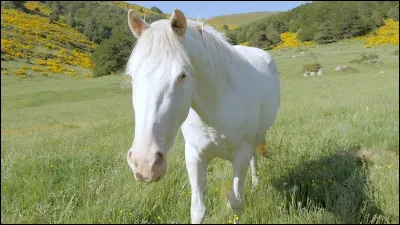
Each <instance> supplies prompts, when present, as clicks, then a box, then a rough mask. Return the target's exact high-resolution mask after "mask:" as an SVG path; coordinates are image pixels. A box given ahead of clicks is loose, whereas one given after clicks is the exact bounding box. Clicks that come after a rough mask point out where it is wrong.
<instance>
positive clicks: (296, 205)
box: [273, 148, 391, 224]
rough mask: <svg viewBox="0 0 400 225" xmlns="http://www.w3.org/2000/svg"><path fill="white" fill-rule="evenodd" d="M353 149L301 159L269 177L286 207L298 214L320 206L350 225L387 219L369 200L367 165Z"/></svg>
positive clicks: (369, 188)
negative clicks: (280, 193) (304, 160)
mask: <svg viewBox="0 0 400 225" xmlns="http://www.w3.org/2000/svg"><path fill="white" fill-rule="evenodd" d="M356 151H357V148H353V149H347V150H341V151H338V152H337V153H333V154H332V155H330V156H327V157H322V158H320V159H317V160H312V161H307V162H304V163H302V164H300V165H299V166H298V167H296V168H294V169H293V170H291V171H289V172H288V173H287V174H286V175H284V176H282V177H280V178H277V179H275V180H273V185H274V186H275V188H277V189H278V190H280V191H281V192H282V193H283V194H284V196H285V199H286V200H285V204H286V210H287V211H288V212H295V213H298V212H300V210H316V209H321V208H322V209H325V210H326V211H328V212H331V213H333V214H334V215H335V216H336V217H337V218H338V219H339V220H340V221H341V222H343V223H351V224H354V223H358V224H359V223H388V222H390V221H391V219H389V218H388V215H384V214H383V212H382V210H381V209H380V208H379V206H377V205H376V204H375V202H374V199H372V198H373V196H374V194H373V189H371V185H369V180H368V166H367V164H364V163H363V161H362V160H361V159H360V158H359V157H357V154H356ZM389 217H390V216H389ZM388 220H390V221H388Z"/></svg>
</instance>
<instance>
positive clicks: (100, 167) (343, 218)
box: [1, 41, 399, 223]
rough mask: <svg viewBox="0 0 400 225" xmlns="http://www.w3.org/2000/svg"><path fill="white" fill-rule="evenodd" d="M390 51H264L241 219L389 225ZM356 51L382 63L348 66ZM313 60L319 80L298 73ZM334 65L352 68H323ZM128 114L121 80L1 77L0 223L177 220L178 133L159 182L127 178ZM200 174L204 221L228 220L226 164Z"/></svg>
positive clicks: (392, 146)
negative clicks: (261, 139) (263, 114)
mask: <svg viewBox="0 0 400 225" xmlns="http://www.w3.org/2000/svg"><path fill="white" fill-rule="evenodd" d="M396 49H398V47H397V46H396V47H393V46H386V47H377V48H371V49H364V48H363V47H362V44H361V43H359V42H353V41H349V42H343V43H341V44H339V43H336V44H329V45H325V46H323V45H321V46H319V48H316V47H304V48H303V49H302V50H299V49H290V50H285V51H271V54H272V55H274V57H275V59H276V62H277V64H278V70H279V72H280V78H281V93H282V98H281V107H280V110H279V113H278V117H277V120H276V122H275V123H274V125H273V127H272V128H271V129H270V131H269V132H268V134H267V136H266V140H267V146H266V148H267V151H268V158H261V159H260V160H259V171H260V185H259V187H258V189H257V191H256V192H254V193H252V192H250V186H251V177H250V174H249V176H248V177H247V180H246V192H245V195H246V208H245V214H244V215H243V217H242V218H240V219H239V220H240V221H241V222H242V223H397V222H398V220H399V202H398V199H399V177H398V176H399V167H398V163H399V157H398V154H399V141H398V139H399V75H398V74H399V63H398V54H397V55H394V54H392V53H393V52H394V51H395V50H396ZM301 52H303V54H301ZM363 52H368V53H370V52H375V53H377V54H378V55H379V59H380V60H381V61H382V62H383V63H382V64H368V63H360V64H358V63H349V61H351V60H353V59H357V58H360V56H361V53H363ZM293 56H295V58H293ZM316 62H318V63H320V64H321V65H322V66H323V70H324V74H323V75H322V76H309V77H303V73H302V72H301V69H302V68H303V65H304V64H312V63H316ZM338 65H349V66H352V67H354V68H356V69H357V71H358V72H337V71H334V68H335V67H336V66H338ZM3 68H4V66H3ZM381 70H383V71H384V73H383V74H381V73H380V71H381ZM366 107H368V110H367V108H366ZM133 115H134V114H133V109H132V103H131V88H130V85H129V82H127V81H126V79H125V78H124V77H122V76H107V77H101V78H97V79H88V80H84V79H73V78H70V77H65V76H53V77H50V78H45V77H40V76H36V75H34V76H32V77H29V78H27V79H22V80H20V79H18V78H17V77H16V76H13V75H1V222H2V223H188V222H189V220H190V194H189V192H190V185H189V180H188V177H187V173H186V168H185V163H184V144H183V139H182V135H181V134H180V133H179V134H178V137H177V139H176V142H175V145H174V149H173V150H172V151H171V152H170V153H169V155H168V172H167V174H166V176H165V177H164V179H163V180H161V181H160V182H158V183H154V184H147V183H142V182H137V181H136V180H135V179H134V178H133V175H132V173H131V171H130V169H129V167H128V164H127V162H126V153H127V151H128V149H129V147H130V145H131V144H132V141H133V133H134V118H133ZM355 115H357V116H355ZM359 148H362V149H367V150H366V151H369V152H372V153H373V154H372V156H371V157H370V159H369V161H368V163H364V164H363V163H361V162H360V160H358V158H357V157H356V154H355V153H356V151H357V149H359ZM208 171H209V172H208V179H207V180H208V183H207V193H206V201H205V205H206V207H207V209H208V212H207V216H206V219H205V223H228V221H229V220H230V219H232V217H233V214H232V212H230V211H229V210H228V209H227V208H226V202H227V196H228V193H229V191H230V187H231V182H232V170H231V164H230V163H229V162H227V161H223V160H220V159H216V160H214V161H212V163H211V165H210V166H209V168H208Z"/></svg>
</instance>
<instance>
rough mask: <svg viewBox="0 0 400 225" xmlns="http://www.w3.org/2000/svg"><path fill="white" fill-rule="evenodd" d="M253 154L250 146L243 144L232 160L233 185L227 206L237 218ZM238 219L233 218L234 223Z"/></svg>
mask: <svg viewBox="0 0 400 225" xmlns="http://www.w3.org/2000/svg"><path fill="white" fill-rule="evenodd" d="M253 152H254V150H253V148H252V146H251V145H249V144H246V143H244V144H243V145H242V147H241V148H240V149H239V150H238V151H237V154H236V155H235V158H234V159H233V185H232V191H231V193H230V196H229V206H230V207H231V208H232V209H233V212H234V213H235V215H237V216H238V217H239V218H240V216H241V215H242V213H243V210H244V202H245V201H244V191H243V188H244V184H245V181H246V175H247V170H248V169H249V162H250V160H251V157H252V154H253ZM239 218H236V217H235V219H234V222H235V223H237V222H238V221H237V220H238V219H239Z"/></svg>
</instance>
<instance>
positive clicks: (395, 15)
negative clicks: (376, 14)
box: [387, 4, 399, 21]
mask: <svg viewBox="0 0 400 225" xmlns="http://www.w3.org/2000/svg"><path fill="white" fill-rule="evenodd" d="M387 15H388V17H389V18H391V19H394V20H397V21H399V4H397V5H394V6H393V7H392V8H390V9H389V11H388V13H387Z"/></svg>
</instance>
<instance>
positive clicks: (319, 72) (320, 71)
mask: <svg viewBox="0 0 400 225" xmlns="http://www.w3.org/2000/svg"><path fill="white" fill-rule="evenodd" d="M321 75H322V68H319V69H318V76H321Z"/></svg>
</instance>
